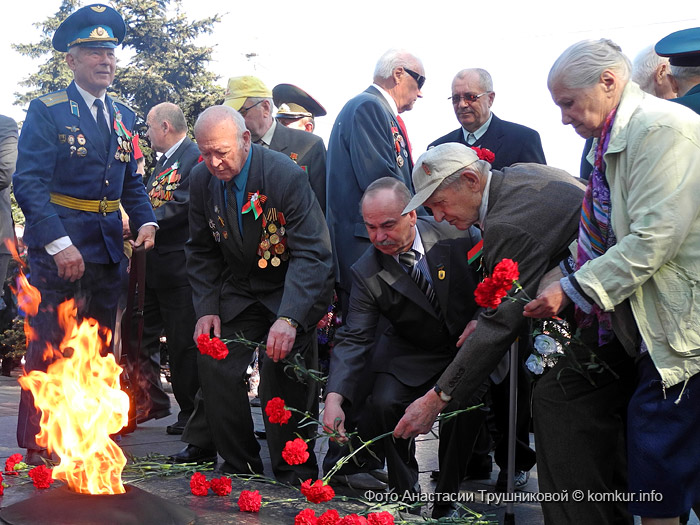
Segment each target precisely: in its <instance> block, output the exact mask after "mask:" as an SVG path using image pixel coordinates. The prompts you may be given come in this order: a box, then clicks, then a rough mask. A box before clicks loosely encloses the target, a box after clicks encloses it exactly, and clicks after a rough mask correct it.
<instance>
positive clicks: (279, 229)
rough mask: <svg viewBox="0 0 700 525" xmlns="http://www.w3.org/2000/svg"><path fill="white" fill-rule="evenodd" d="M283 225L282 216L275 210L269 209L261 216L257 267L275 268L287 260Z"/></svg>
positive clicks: (287, 253) (284, 222) (287, 252)
mask: <svg viewBox="0 0 700 525" xmlns="http://www.w3.org/2000/svg"><path fill="white" fill-rule="evenodd" d="M285 224H286V221H285V220H284V215H282V214H281V213H277V209H276V208H270V209H269V210H268V211H267V213H266V214H265V215H264V216H263V233H262V235H261V237H260V243H259V244H258V256H259V257H260V259H259V260H258V267H260V268H267V265H268V264H271V265H272V266H274V267H277V266H279V265H280V264H282V261H286V260H287V259H289V251H288V250H287V238H286V237H285V232H286V229H285V226H284V225H285Z"/></svg>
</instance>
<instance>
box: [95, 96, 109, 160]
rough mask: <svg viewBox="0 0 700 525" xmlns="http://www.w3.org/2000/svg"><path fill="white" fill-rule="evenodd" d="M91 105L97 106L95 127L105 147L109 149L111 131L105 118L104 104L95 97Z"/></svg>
mask: <svg viewBox="0 0 700 525" xmlns="http://www.w3.org/2000/svg"><path fill="white" fill-rule="evenodd" d="M92 105H93V106H95V107H96V108H97V129H98V130H99V131H100V135H101V136H102V141H103V142H104V145H105V149H106V150H109V139H110V137H111V136H112V132H111V130H110V129H109V125H108V124H107V120H106V119H105V105H104V104H103V103H102V101H101V100H100V99H99V98H96V99H95V102H93V104H92Z"/></svg>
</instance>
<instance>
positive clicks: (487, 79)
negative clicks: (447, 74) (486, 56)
mask: <svg viewBox="0 0 700 525" xmlns="http://www.w3.org/2000/svg"><path fill="white" fill-rule="evenodd" d="M472 73H476V74H477V75H478V76H479V86H481V89H483V90H484V91H493V79H492V78H491V75H490V74H489V72H488V71H486V70H485V69H481V68H479V67H474V68H470V69H463V70H462V71H460V72H459V73H457V74H456V75H455V78H454V80H453V81H452V82H453V83H454V81H455V80H458V79H459V80H462V79H463V78H464V77H466V76H468V75H470V74H472Z"/></svg>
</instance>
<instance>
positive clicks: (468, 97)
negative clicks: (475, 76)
mask: <svg viewBox="0 0 700 525" xmlns="http://www.w3.org/2000/svg"><path fill="white" fill-rule="evenodd" d="M489 93H491V92H490V91H484V92H483V93H479V94H478V95H475V94H474V93H465V94H464V95H452V96H451V97H447V100H451V101H452V103H453V104H454V105H455V106H456V105H457V104H459V101H460V100H464V102H469V103H473V102H476V101H477V100H479V99H480V98H481V97H483V96H484V95H488V94H489Z"/></svg>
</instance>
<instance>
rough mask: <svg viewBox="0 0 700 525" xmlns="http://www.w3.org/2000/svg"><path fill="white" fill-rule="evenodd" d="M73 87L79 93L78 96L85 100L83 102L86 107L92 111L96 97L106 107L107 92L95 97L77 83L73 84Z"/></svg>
mask: <svg viewBox="0 0 700 525" xmlns="http://www.w3.org/2000/svg"><path fill="white" fill-rule="evenodd" d="M75 88H76V89H77V90H78V93H80V96H81V97H83V100H84V101H85V104H86V105H87V107H88V108H90V110H91V111H92V105H93V104H94V103H95V100H96V99H98V98H99V99H100V100H101V101H102V104H103V105H104V107H105V108H106V107H107V101H106V99H107V93H106V92H105V93H102V96H101V97H96V96H95V95H93V94H92V93H88V92H87V91H85V90H84V89H83V88H81V87H80V86H79V85H78V84H77V83H76V84H75Z"/></svg>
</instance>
